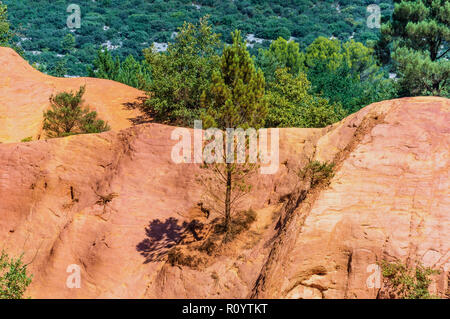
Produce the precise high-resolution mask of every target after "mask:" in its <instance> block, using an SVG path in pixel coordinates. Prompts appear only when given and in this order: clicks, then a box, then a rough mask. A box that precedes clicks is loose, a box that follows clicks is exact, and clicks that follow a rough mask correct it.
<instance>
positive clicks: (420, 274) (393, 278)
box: [380, 260, 439, 299]
mask: <svg viewBox="0 0 450 319" xmlns="http://www.w3.org/2000/svg"><path fill="white" fill-rule="evenodd" d="M380 266H381V269H382V274H383V277H384V278H386V279H387V284H388V287H387V288H388V289H389V292H388V293H389V297H393V298H398V299H432V298H436V296H433V295H431V294H430V292H429V290H428V287H429V286H430V284H431V279H430V276H431V275H433V274H438V273H439V271H438V270H434V269H432V268H429V267H424V266H422V265H421V264H418V265H416V267H415V268H409V267H407V266H406V265H404V264H403V263H401V262H400V261H396V262H387V261H385V260H383V261H382V262H381V263H380Z"/></svg>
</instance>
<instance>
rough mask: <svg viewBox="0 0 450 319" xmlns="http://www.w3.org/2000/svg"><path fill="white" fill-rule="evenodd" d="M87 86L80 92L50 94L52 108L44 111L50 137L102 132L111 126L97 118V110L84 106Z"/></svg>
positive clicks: (45, 126) (46, 128)
mask: <svg viewBox="0 0 450 319" xmlns="http://www.w3.org/2000/svg"><path fill="white" fill-rule="evenodd" d="M85 91H86V87H85V86H82V87H80V89H79V91H78V92H75V93H74V92H62V93H58V94H57V95H55V96H54V95H51V96H50V104H51V109H50V110H48V111H46V112H44V130H45V131H46V134H47V136H48V137H64V136H69V135H74V134H87V133H100V132H104V131H108V130H109V129H110V127H109V126H108V124H107V123H105V122H104V121H102V120H100V119H97V112H95V111H90V110H89V109H88V108H82V107H81V104H82V103H83V99H82V98H83V95H84V92H85Z"/></svg>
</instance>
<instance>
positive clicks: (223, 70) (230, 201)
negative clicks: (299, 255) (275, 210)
mask: <svg viewBox="0 0 450 319" xmlns="http://www.w3.org/2000/svg"><path fill="white" fill-rule="evenodd" d="M232 38H233V44H232V45H230V46H227V47H225V49H224V51H223V55H222V57H221V61H220V69H219V70H218V71H215V72H214V73H213V76H212V84H211V89H210V92H209V93H210V94H206V91H204V92H203V94H202V98H201V101H202V103H201V104H202V106H203V107H204V108H205V109H206V112H205V114H204V116H203V123H204V125H205V128H217V129H220V130H222V131H224V130H226V129H237V128H242V129H244V130H246V129H248V128H254V129H258V128H260V127H263V125H264V120H265V118H266V115H267V103H266V100H265V80H264V75H263V73H262V71H261V70H258V71H257V70H256V68H255V66H254V63H253V60H252V58H251V57H250V54H249V52H248V51H247V47H246V44H245V43H244V42H243V40H242V37H241V33H240V32H239V31H235V32H234V33H232ZM225 143H226V139H224V146H225ZM233 146H234V142H233ZM224 149H226V147H224ZM224 153H226V152H224ZM223 156H224V158H223V159H224V161H223V162H224V163H223V164H220V163H214V164H213V165H212V168H213V172H214V173H216V177H217V179H216V181H217V182H218V184H219V185H220V187H219V192H220V194H215V195H214V197H215V198H220V200H219V201H221V202H222V204H223V205H222V206H223V214H224V216H225V218H224V229H225V232H226V234H227V236H226V237H225V239H227V238H229V234H230V232H231V227H232V212H233V205H234V204H235V203H236V201H237V200H238V198H241V197H242V196H244V195H245V194H246V193H248V191H249V190H250V189H251V187H250V186H249V185H247V182H246V179H247V177H248V176H249V174H250V173H251V172H252V171H254V169H255V168H256V165H255V163H249V161H248V158H247V159H246V161H245V163H236V162H237V161H236V160H234V161H233V162H232V163H230V161H227V158H226V154H224V155H223ZM220 189H221V190H220ZM221 195H224V196H221Z"/></svg>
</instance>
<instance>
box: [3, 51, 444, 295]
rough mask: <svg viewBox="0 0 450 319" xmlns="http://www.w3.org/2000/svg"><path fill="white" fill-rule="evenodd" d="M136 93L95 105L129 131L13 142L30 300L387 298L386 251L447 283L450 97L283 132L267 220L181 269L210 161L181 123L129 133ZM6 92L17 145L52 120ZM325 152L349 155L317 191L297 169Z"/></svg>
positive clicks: (439, 284) (19, 246) (267, 187)
mask: <svg viewBox="0 0 450 319" xmlns="http://www.w3.org/2000/svg"><path fill="white" fill-rule="evenodd" d="M3 55H4V54H3V53H2V54H0V56H3ZM2 61H3V62H2ZM4 61H5V60H0V65H2V64H1V63H5V62H4ZM2 66H3V65H2ZM23 68H24V70H25V71H24V72H23V73H25V72H30V69H29V67H27V66H23ZM26 70H28V71H26ZM31 71H32V73H33V72H37V71H34V70H31ZM19 73H20V72H19ZM15 76H16V75H15ZM44 78H45V79H46V80H42V79H43V78H42V75H41V74H38V72H37V73H36V74H35V75H32V76H30V77H29V80H27V79H24V78H19V75H17V78H16V80H15V81H25V83H31V84H30V85H29V86H26V88H27V89H26V90H23V91H22V89H20V86H16V85H9V86H7V87H5V86H3V87H1V86H0V89H1V90H2V92H9V93H11V92H12V91H11V90H13V91H14V92H16V93H14V94H16V96H18V97H20V96H30V95H31V96H36V98H37V96H40V95H41V94H43V92H44V91H45V90H44V91H43V90H41V89H40V88H41V86H40V85H38V84H37V83H41V84H42V81H49V89H48V90H49V91H48V92H47V91H45V93H46V94H47V93H49V94H50V93H51V92H53V89H50V87H51V85H56V84H52V83H59V81H65V80H64V79H54V78H50V77H48V78H47V77H44ZM4 79H5V78H4V77H1V79H0V81H3V82H0V83H4V81H5V80H4ZM69 80H70V81H72V80H73V79H69ZM69 80H67V81H69ZM89 80H92V81H93V80H94V79H89ZM27 81H29V82H27ZM33 81H34V82H33ZM39 81H41V82H39ZM77 81H83V80H77ZM98 81H99V82H96V84H95V85H91V86H89V85H88V93H89V87H91V88H92V90H97V91H96V92H99V93H98V94H100V93H101V92H103V90H104V89H103V86H104V85H108V83H111V90H112V91H114V92H115V91H116V89H115V88H120V87H122V86H121V85H119V84H116V83H114V82H110V81H103V80H98ZM32 83H34V84H32ZM58 85H59V84H58ZM77 85H78V83H75V84H74V86H73V89H75V88H76V86H77ZM113 87H114V88H113ZM124 87H125V88H126V91H127V90H130V91H128V92H131V91H132V89H130V88H128V87H126V86H124ZM36 88H37V89H36ZM34 89H36V91H33V90H34ZM17 92H18V93H20V94H17ZM21 92H22V93H21ZM92 92H93V91H91V93H92ZM124 92H125V91H117V97H120V99H121V100H120V102H118V103H117V104H114V103H111V104H109V103H108V99H112V96H115V95H104V96H103V97H102V98H104V100H101V99H100V96H99V95H94V96H91V97H92V98H93V99H92V100H91V101H92V104H91V105H95V101H96V100H97V99H100V100H101V101H103V102H102V103H105V104H104V105H111V107H110V108H108V109H105V110H104V111H105V113H104V114H105V116H103V118H104V119H106V120H110V122H111V124H113V122H114V121H112V120H111V119H113V118H115V117H117V118H118V119H120V120H118V122H117V123H119V122H120V123H123V126H120V125H122V124H120V123H119V124H118V126H117V127H116V128H117V130H115V131H110V132H105V133H102V134H93V135H79V136H71V137H67V138H61V139H50V140H41V141H34V142H30V143H10V144H8V143H5V144H0V243H1V245H2V247H4V248H6V249H7V250H8V251H9V252H10V253H11V254H20V253H21V252H25V255H24V258H25V262H27V263H30V264H29V270H30V271H31V272H32V273H33V274H34V280H33V283H32V285H31V286H30V288H29V290H28V294H29V295H30V296H31V297H33V298H98V297H100V298H124V297H127V298H206V297H208V298H245V297H254V298H375V297H377V295H378V293H379V289H378V288H368V286H367V280H368V278H369V276H370V275H372V274H373V270H371V269H372V268H370V267H371V265H374V264H376V263H377V262H378V261H380V260H382V259H387V260H394V259H399V260H401V261H403V262H406V263H409V264H413V263H414V262H416V261H420V262H422V263H423V264H424V265H426V266H431V267H433V268H436V269H440V270H441V271H442V272H441V274H440V275H438V276H435V278H434V279H435V280H434V283H433V285H432V287H431V288H432V289H433V292H435V293H437V294H440V295H445V293H448V289H449V288H448V271H449V263H450V260H449V257H450V255H449V248H450V247H449V245H450V238H449V237H450V232H449V230H450V179H449V172H450V169H449V168H450V125H449V123H450V102H449V100H448V99H444V98H433V97H426V98H425V97H418V98H405V99H399V100H393V101H385V102H380V103H376V104H372V105H370V106H367V107H366V108H364V109H362V110H361V111H359V112H358V113H356V114H353V115H351V116H349V117H348V118H346V119H345V120H343V121H342V122H340V123H336V124H334V125H333V126H331V127H328V128H324V129H281V130H280V169H279V171H278V172H277V173H276V174H274V175H259V176H255V177H254V178H253V179H252V181H251V182H252V183H253V184H254V186H255V187H254V190H253V192H252V193H251V194H250V195H249V196H248V197H247V198H246V201H245V203H244V206H245V207H246V208H253V209H254V210H256V212H257V221H256V222H255V223H254V224H253V225H252V226H251V229H250V230H249V231H247V232H246V233H244V234H241V235H239V236H238V238H237V239H236V240H235V241H234V242H232V243H231V244H229V246H227V248H226V249H225V250H224V251H222V252H221V253H220V254H219V255H218V256H216V257H214V258H212V259H210V260H209V261H208V263H207V264H206V265H205V266H204V267H200V268H199V269H193V268H190V267H186V266H172V265H170V264H169V263H168V262H167V251H168V248H170V247H173V245H175V244H176V243H177V241H178V239H179V238H180V237H181V236H182V234H181V232H182V231H183V226H182V225H183V223H184V222H189V221H191V220H192V218H198V219H201V218H203V219H202V221H205V220H206V219H205V218H204V217H202V211H201V209H200V208H199V206H198V203H199V202H200V201H202V194H203V193H204V190H203V189H202V188H201V187H200V185H199V184H198V183H197V182H196V180H195V179H196V178H195V177H196V175H197V174H202V173H204V171H202V170H201V169H200V168H199V167H198V166H197V165H195V164H175V163H173V161H172V160H171V150H172V147H173V145H174V144H175V143H176V141H172V140H171V133H172V131H173V129H174V128H173V127H170V126H165V125H159V124H143V125H137V126H133V127H130V128H125V129H122V128H124V127H127V126H129V123H125V122H121V121H122V120H124V119H126V118H127V117H128V116H129V115H125V116H124V115H123V114H122V113H121V112H122V111H123V110H122V108H120V107H119V105H120V104H121V103H123V102H124V101H126V100H127V99H129V98H132V94H130V95H126V96H124V95H123V93H124ZM9 93H8V94H9ZM136 93H139V92H136ZM11 94H12V93H11ZM49 94H48V95H49ZM96 94H97V93H96ZM111 94H112V93H111ZM102 95H103V94H102ZM7 96H8V95H7ZM136 96H137V95H136ZM88 98H89V96H86V100H88ZM122 98H123V100H122ZM24 99H25V100H26V99H28V97H24ZM45 99H46V98H45ZM45 99H43V100H42V103H43V104H45V101H44V100H45ZM3 101H4V96H3V94H2V95H0V102H2V103H0V123H2V124H1V125H4V124H3V123H5V122H1V119H2V120H3V121H5V118H7V121H12V122H7V123H13V121H14V120H16V121H18V122H17V123H18V126H17V127H16V128H15V129H12V128H7V129H5V126H0V134H3V135H2V136H7V139H8V141H18V140H20V139H21V138H23V137H25V136H26V135H27V134H28V135H31V132H32V131H33V132H37V129H36V130H35V128H37V127H38V125H37V123H38V122H39V121H41V118H40V117H41V114H42V109H43V108H45V105H41V106H39V107H38V106H35V107H34V108H35V109H33V106H32V105H31V102H30V104H29V105H28V106H26V107H25V106H24V107H23V110H28V111H26V112H25V111H24V112H23V113H20V112H16V113H17V115H16V114H15V112H13V111H12V109H11V107H12V106H11V105H12V104H11V103H12V102H13V101H12V100H9V101H8V100H7V101H6V102H7V104H6V105H9V106H8V107H6V108H5V107H4V105H5V103H4V102H3ZM114 105H115V106H114ZM112 106H114V107H112ZM33 110H34V111H36V114H35V113H33V112H34V111H33ZM99 112H100V109H99ZM124 112H125V111H124ZM5 114H6V115H5ZM108 114H109V115H108ZM100 115H101V114H100ZM107 116H110V118H108V117H107ZM13 117H17V118H16V119H14V118H13ZM33 123H34V124H33ZM8 125H9V124H7V127H10V126H8ZM33 125H34V126H33ZM28 126H31V127H32V129H31V130H30V131H26V133H23V134H22V132H23V131H22V130H25V129H28V128H27V127H28ZM33 127H34V128H33ZM16 129H17V131H16ZM119 129H122V130H119ZM11 132H12V133H11ZM29 132H30V133H29ZM33 134H34V133H33ZM311 158H313V159H317V160H320V161H334V162H335V163H336V174H335V177H334V178H333V179H332V180H331V182H330V184H329V185H328V186H326V185H322V186H321V187H319V188H315V189H309V187H308V185H307V183H306V182H305V181H303V180H301V179H300V178H299V176H298V175H297V172H298V170H299V169H300V168H302V167H304V165H305V164H306V163H307V162H308V159H311ZM71 264H76V265H79V266H80V267H81V276H82V280H81V288H80V289H69V288H67V286H66V280H67V277H68V276H69V275H70V274H69V273H67V267H68V266H69V265H71Z"/></svg>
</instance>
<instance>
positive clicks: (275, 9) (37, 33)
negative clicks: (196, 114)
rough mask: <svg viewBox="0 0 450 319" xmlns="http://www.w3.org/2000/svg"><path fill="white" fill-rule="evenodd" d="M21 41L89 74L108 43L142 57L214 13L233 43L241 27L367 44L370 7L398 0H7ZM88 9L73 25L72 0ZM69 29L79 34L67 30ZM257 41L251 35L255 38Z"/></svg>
mask: <svg viewBox="0 0 450 319" xmlns="http://www.w3.org/2000/svg"><path fill="white" fill-rule="evenodd" d="M3 3H4V4H6V5H7V6H8V16H9V20H10V22H11V27H12V29H13V31H14V32H15V33H16V34H17V36H16V37H15V39H14V41H15V42H16V43H19V45H20V46H21V47H22V48H23V49H24V52H25V57H26V58H27V60H28V61H30V62H31V63H34V62H37V63H39V65H40V68H41V70H43V71H44V72H47V73H50V74H53V75H59V76H60V75H63V74H64V75H65V74H67V75H78V76H83V75H87V70H86V69H87V66H90V65H91V64H92V61H93V60H94V58H95V57H96V55H97V49H98V48H100V47H101V46H109V48H110V49H112V52H113V54H114V55H115V56H118V57H119V58H120V59H122V60H123V59H125V58H126V57H127V56H129V55H130V54H131V55H133V56H134V57H135V58H136V59H142V50H143V49H144V48H148V47H149V46H150V45H151V44H152V43H153V42H156V43H167V42H169V41H171V39H173V37H174V32H176V31H177V29H178V28H179V27H181V26H182V24H183V22H184V21H187V22H192V23H193V22H196V21H198V19H199V18H201V17H203V16H205V15H210V21H211V23H212V25H213V30H214V32H216V33H219V34H221V36H222V41H224V42H226V43H231V32H232V31H234V30H235V29H238V30H241V32H242V34H243V36H244V37H246V36H248V35H252V36H251V37H255V38H256V41H255V42H258V43H255V44H256V45H255V46H254V47H253V48H252V49H251V53H256V52H257V49H258V48H259V47H261V46H262V47H268V46H269V45H270V41H263V42H262V43H259V42H260V41H258V39H265V40H275V39H277V38H278V37H280V36H281V37H283V38H285V39H289V38H291V37H293V38H295V40H296V41H297V42H298V43H299V44H300V47H301V48H305V47H306V46H307V45H309V44H311V43H312V42H313V41H314V39H316V38H317V37H319V36H325V37H328V38H329V37H331V36H333V37H336V38H338V39H339V40H348V39H349V38H354V39H355V40H356V41H360V42H363V43H366V42H367V41H368V40H375V39H377V37H378V34H379V29H370V28H368V27H367V24H366V20H367V17H368V16H369V14H370V13H368V12H367V6H368V5H370V4H374V3H375V4H378V5H379V6H380V8H381V13H382V15H383V16H389V15H390V14H391V12H392V9H393V4H392V0H339V1H336V0H325V1H318V0H272V1H266V0H244V1H232V0H228V1H224V0H197V1H190V0H169V1H167V0H166V1H163V0H97V1H90V0H84V1H81V0H71V1H63V0H39V1H34V0H28V1H23V0H3ZM72 3H74V4H78V5H79V6H80V8H81V28H79V29H73V30H72V31H71V30H69V29H68V28H67V26H66V20H67V17H68V16H69V14H70V13H67V12H66V9H67V7H68V5H69V4H72ZM68 34H70V35H73V37H72V36H68ZM250 41H251V40H250Z"/></svg>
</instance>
